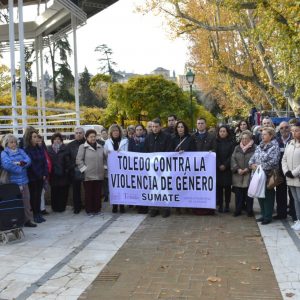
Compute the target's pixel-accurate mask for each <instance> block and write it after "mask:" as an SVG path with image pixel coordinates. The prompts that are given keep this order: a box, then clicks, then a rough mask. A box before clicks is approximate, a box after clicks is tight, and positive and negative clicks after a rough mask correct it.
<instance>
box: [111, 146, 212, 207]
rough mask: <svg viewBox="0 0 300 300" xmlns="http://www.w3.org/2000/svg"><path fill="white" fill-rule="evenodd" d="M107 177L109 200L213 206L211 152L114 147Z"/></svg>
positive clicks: (137, 203)
mask: <svg viewBox="0 0 300 300" xmlns="http://www.w3.org/2000/svg"><path fill="white" fill-rule="evenodd" d="M108 181H109V196H110V203H111V204H127V205H142V206H166V207H195V208H216V154H215V153H214V152H183V153H182V154H179V153H178V152H158V153H136V152H117V151H113V152H111V153H110V154H109V156H108Z"/></svg>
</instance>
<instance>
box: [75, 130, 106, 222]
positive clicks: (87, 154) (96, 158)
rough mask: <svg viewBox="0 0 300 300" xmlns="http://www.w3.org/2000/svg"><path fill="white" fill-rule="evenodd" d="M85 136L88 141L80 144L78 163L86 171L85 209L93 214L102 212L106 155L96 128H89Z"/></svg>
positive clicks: (84, 183)
mask: <svg viewBox="0 0 300 300" xmlns="http://www.w3.org/2000/svg"><path fill="white" fill-rule="evenodd" d="M85 138H86V142H85V143H84V144H82V145H80V146H79V149H78V153H77V157H76V165H77V166H78V168H79V170H80V171H81V172H82V173H84V181H83V186H84V192H85V210H86V213H87V214H88V215H89V216H93V215H97V214H99V213H100V212H101V190H102V183H103V179H104V160H105V157H104V149H103V147H102V146H101V145H100V144H98V143H97V142H96V138H97V132H96V130H94V129H89V130H87V132H86V133H85Z"/></svg>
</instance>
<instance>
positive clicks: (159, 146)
mask: <svg viewBox="0 0 300 300" xmlns="http://www.w3.org/2000/svg"><path fill="white" fill-rule="evenodd" d="M172 150H173V149H172V142H171V136H170V135H168V134H167V133H164V132H163V131H162V130H161V121H160V119H154V120H153V121H152V133H150V134H149V135H147V137H146V140H145V152H146V153H151V152H169V151H172ZM158 214H159V209H158V208H157V207H152V208H151V209H150V217H156V216H157V215H158ZM170 214H171V209H170V208H168V207H166V208H163V211H162V217H163V218H167V217H169V216H170Z"/></svg>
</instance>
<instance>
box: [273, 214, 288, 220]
mask: <svg viewBox="0 0 300 300" xmlns="http://www.w3.org/2000/svg"><path fill="white" fill-rule="evenodd" d="M273 219H274V220H285V219H286V217H284V216H280V215H276V216H274V217H273Z"/></svg>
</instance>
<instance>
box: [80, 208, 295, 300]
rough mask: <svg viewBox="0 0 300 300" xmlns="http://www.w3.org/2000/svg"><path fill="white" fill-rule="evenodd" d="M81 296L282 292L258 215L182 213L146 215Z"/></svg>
mask: <svg viewBox="0 0 300 300" xmlns="http://www.w3.org/2000/svg"><path fill="white" fill-rule="evenodd" d="M266 230H267V229H266ZM79 299H81V300H83V299H88V300H93V299H95V300H96V299H97V300H98V299H101V300H106V299H107V300H112V299H113V300H125V299H132V300H135V299H136V300H146V299H182V300H183V299H201V300H205V299H222V300H225V299H231V300H234V299H239V300H240V299H245V300H246V299H255V300H260V299H261V300H263V299H270V300H276V299H282V296H281V293H280V290H279V288H278V284H277V281H276V278H275V275H274V272H273V268H272V265H271V263H270V260H269V256H268V253H267V251H266V248H265V245H264V243H263V241H262V238H261V235H260V231H259V228H258V226H257V224H256V222H255V220H254V218H248V217H246V216H241V217H239V218H233V217H232V215H231V214H222V215H221V216H220V215H216V216H194V215H189V214H184V215H172V216H171V217H170V218H167V219H163V218H161V217H160V216H158V217H156V218H147V219H145V220H144V221H143V223H142V224H141V225H140V226H139V227H138V229H137V230H136V231H135V232H134V234H133V235H132V236H131V237H130V238H129V239H128V240H127V242H126V243H125V244H124V245H123V246H122V248H121V249H120V250H119V251H118V252H117V253H116V255H115V256H114V257H113V258H112V260H111V261H110V262H109V263H108V265H107V266H106V267H105V268H104V269H103V270H102V272H101V273H100V274H99V275H98V277H97V278H96V279H95V281H94V282H93V283H92V284H91V285H90V287H89V288H88V289H87V290H86V291H85V292H84V293H83V294H82V295H81V297H80V298H79ZM293 299H295V298H293Z"/></svg>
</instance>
